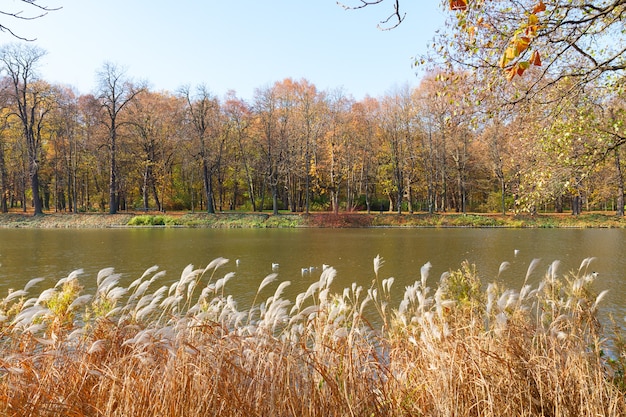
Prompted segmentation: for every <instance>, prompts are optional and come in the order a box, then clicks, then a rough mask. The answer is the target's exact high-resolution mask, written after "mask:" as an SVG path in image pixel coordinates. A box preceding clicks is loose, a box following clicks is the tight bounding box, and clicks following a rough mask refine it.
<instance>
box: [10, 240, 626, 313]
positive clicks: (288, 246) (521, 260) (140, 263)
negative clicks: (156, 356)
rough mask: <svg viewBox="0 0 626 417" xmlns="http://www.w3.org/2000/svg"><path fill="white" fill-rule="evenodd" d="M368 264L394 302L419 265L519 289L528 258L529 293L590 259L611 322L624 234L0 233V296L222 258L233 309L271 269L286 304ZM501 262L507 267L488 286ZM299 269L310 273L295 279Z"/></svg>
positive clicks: (348, 280)
mask: <svg viewBox="0 0 626 417" xmlns="http://www.w3.org/2000/svg"><path fill="white" fill-rule="evenodd" d="M516 250H517V251H518V253H517V255H515V251H516ZM376 255H380V256H381V257H382V258H383V259H384V261H385V262H384V265H383V267H382V269H381V270H380V277H381V278H387V277H391V276H393V277H394V278H395V283H394V287H393V290H392V293H394V296H395V295H397V297H398V298H400V297H401V296H402V293H403V291H404V287H405V286H407V285H410V284H412V283H413V282H414V281H415V280H418V279H419V277H420V268H421V266H422V265H424V264H425V263H426V262H430V263H431V264H432V269H431V273H430V277H429V282H430V283H431V284H432V285H434V284H435V283H436V282H437V281H438V279H439V276H440V275H441V274H442V273H443V272H445V271H448V270H450V269H458V268H459V267H460V265H461V262H462V261H463V260H468V261H469V262H471V263H474V264H475V265H476V267H477V270H478V272H479V275H480V277H481V279H482V281H483V282H490V281H493V280H495V279H499V280H500V281H503V282H504V283H505V284H506V285H508V286H510V287H513V288H519V287H520V286H521V285H522V282H523V281H524V277H525V275H526V271H527V269H528V266H529V264H530V263H531V261H532V260H533V259H535V258H540V259H541V262H540V263H539V266H538V267H537V269H536V270H535V272H534V273H533V274H532V275H531V279H530V283H531V284H532V283H536V282H537V281H539V279H540V278H541V277H542V276H543V274H544V273H545V271H546V270H547V268H548V266H549V265H550V264H551V263H552V262H553V261H555V260H559V261H560V262H561V264H560V265H561V266H560V269H559V271H560V272H561V273H562V274H563V273H567V272H568V271H572V270H577V269H578V267H579V266H580V263H581V261H582V260H583V259H584V258H587V257H595V258H596V259H595V260H594V261H593V262H592V263H591V266H590V269H591V270H593V271H596V272H598V278H597V281H596V290H597V291H601V290H603V289H609V290H610V293H609V295H608V297H607V298H606V299H605V300H606V301H605V302H604V303H605V309H606V310H609V311H611V312H613V313H615V314H616V315H617V316H618V317H620V318H622V317H623V316H624V314H626V288H625V285H624V284H626V273H625V271H626V231H625V230H613V229H398V228H380V229H237V230H213V229H173V228H146V229H143V228H140V229H89V230H82V229H71V230H65V229H63V230H58V229H54V230H49V229H2V230H0V265H1V266H0V294H6V291H7V290H8V289H9V288H15V289H19V288H22V287H23V286H24V285H25V284H26V282H28V281H29V280H30V279H32V278H36V277H43V278H45V281H44V282H42V283H40V284H38V286H37V287H36V288H35V289H33V290H32V291H33V292H37V291H41V290H43V289H45V288H49V287H50V286H52V285H54V283H55V282H56V281H57V280H58V279H60V278H62V277H65V276H67V275H68V274H69V273H70V272H71V271H73V270H76V269H83V270H84V273H83V274H82V275H81V276H80V277H81V278H80V280H81V282H82V284H83V286H84V287H85V288H86V290H87V292H89V290H92V289H93V288H94V287H95V280H96V274H97V272H98V271H99V270H100V269H102V268H106V267H114V268H115V270H116V271H117V272H119V273H121V274H122V276H123V283H130V282H131V281H132V280H134V279H135V278H137V277H139V276H140V275H141V274H142V273H143V271H144V270H146V269H147V268H148V267H150V266H152V265H158V266H159V268H160V269H161V270H165V271H167V274H166V276H165V277H164V278H163V279H162V281H161V282H160V283H159V286H160V285H166V284H168V283H171V282H173V281H174V280H176V279H177V278H178V277H179V276H180V273H181V272H182V270H183V269H184V268H185V266H187V265H188V264H193V265H195V266H196V267H199V268H200V267H202V268H203V267H205V266H206V265H207V264H208V263H209V262H210V261H211V260H213V259H215V258H217V257H224V258H228V259H230V262H229V263H228V264H227V265H225V266H223V267H222V268H220V269H219V270H218V277H221V276H223V275H224V274H225V273H227V272H235V274H236V275H235V278H233V279H232V280H231V281H229V283H228V284H227V286H226V292H227V293H230V294H232V295H233V296H235V298H236V299H237V300H238V301H239V302H240V308H242V309H243V308H245V307H246V306H247V305H246V304H245V302H246V301H248V302H249V300H250V298H251V297H252V296H253V295H254V293H255V292H256V289H257V288H258V285H259V283H260V282H261V280H262V279H263V278H264V277H265V276H267V275H268V274H270V273H272V263H278V264H279V267H278V269H277V272H278V274H279V277H278V278H279V280H281V281H285V280H288V281H290V282H291V285H290V287H289V292H288V293H287V294H286V295H287V296H288V297H289V298H291V299H292V300H293V297H294V296H295V294H297V293H299V292H301V291H303V290H305V289H306V288H307V287H308V286H309V285H310V284H311V283H312V282H313V281H314V280H316V279H317V278H318V277H319V274H320V273H321V269H322V264H328V265H331V266H333V267H335V269H337V278H336V279H335V282H334V286H333V288H334V289H335V290H336V292H341V291H342V290H343V288H344V287H347V286H350V285H351V284H352V283H353V282H356V283H358V284H360V285H363V286H364V287H368V286H369V285H370V283H371V281H372V279H373V277H374V270H373V259H374V257H375V256H376ZM236 259H238V260H239V262H238V263H237V262H235V260H236ZM503 261H507V262H509V263H510V264H511V265H510V267H509V268H508V269H507V270H506V271H504V272H503V273H502V274H501V276H500V277H499V278H498V269H499V267H500V264H501V263H502V262H503ZM308 267H314V269H313V270H312V272H310V273H309V272H306V273H303V272H302V268H308ZM155 288H157V287H156V286H155ZM272 291H273V288H272Z"/></svg>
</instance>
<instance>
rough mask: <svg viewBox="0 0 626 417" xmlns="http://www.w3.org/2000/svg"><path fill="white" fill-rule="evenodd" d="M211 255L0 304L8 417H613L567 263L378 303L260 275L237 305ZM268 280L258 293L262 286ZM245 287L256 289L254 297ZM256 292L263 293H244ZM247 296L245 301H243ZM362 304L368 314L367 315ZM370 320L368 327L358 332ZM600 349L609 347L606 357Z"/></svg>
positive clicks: (386, 289) (370, 293)
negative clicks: (564, 270) (517, 285)
mask: <svg viewBox="0 0 626 417" xmlns="http://www.w3.org/2000/svg"><path fill="white" fill-rule="evenodd" d="M226 262H227V261H226V260H225V259H222V258H218V259H216V260H214V261H213V262H211V263H210V264H209V265H208V266H207V267H206V268H204V269H194V268H193V267H191V266H190V267H188V268H186V269H185V270H184V271H183V273H182V274H181V278H180V280H178V281H176V282H174V283H172V284H169V285H162V284H161V285H159V281H160V279H161V277H162V273H161V272H159V271H157V270H156V268H150V269H148V270H147V271H146V273H145V274H144V276H142V277H141V278H139V279H138V280H136V281H135V282H133V283H132V284H131V285H130V286H128V287H121V286H119V276H118V275H116V274H115V273H114V271H113V270H112V269H105V270H103V271H101V272H100V274H99V275H98V279H97V282H98V288H97V290H96V292H95V294H91V295H87V294H82V289H81V287H80V285H79V284H78V276H79V275H80V271H76V272H75V273H72V274H70V276H68V277H67V278H64V279H63V280H61V281H60V282H59V283H58V284H57V286H56V287H55V288H52V289H48V290H45V291H42V292H41V293H40V294H39V295H38V296H35V297H32V298H29V295H28V294H29V291H30V289H31V288H30V287H31V286H32V285H33V284H35V283H29V285H27V288H25V289H24V290H19V291H13V292H10V293H9V294H8V295H7V297H5V298H4V299H3V300H2V301H1V302H0V316H1V317H0V319H1V328H0V349H1V353H0V358H1V359H0V414H2V415H15V416H22V415H23V416H26V415H28V416H61V415H63V416H199V415H220V416H270V415H271V416H370V415H375V416H422V415H423V416H503V415H507V416H580V415H589V416H591V415H593V416H595V415H602V416H618V415H624V413H626V404H625V397H624V394H625V391H624V386H625V384H624V380H623V369H624V363H626V360H625V356H624V351H623V350H622V347H623V345H622V344H620V343H619V340H621V339H620V337H621V335H620V334H617V338H615V342H611V341H610V340H609V337H608V334H607V332H606V331H605V330H604V329H603V327H602V326H601V324H600V323H599V322H598V320H597V318H596V314H597V308H598V302H599V301H600V300H599V298H601V296H600V297H598V298H597V297H596V296H595V294H592V292H591V291H590V285H591V282H592V280H593V275H592V274H589V273H587V266H588V263H589V260H585V261H584V262H583V264H582V265H581V268H580V269H579V270H578V271H576V272H575V273H570V274H567V275H565V276H562V277H561V276H557V274H556V264H553V266H552V267H551V268H550V270H549V271H548V272H547V273H546V275H545V278H544V279H543V281H542V282H541V284H540V285H539V286H538V287H537V288H530V287H529V286H526V285H525V286H524V287H523V288H522V289H520V290H519V291H517V290H511V289H504V288H501V287H500V286H499V285H498V284H495V283H492V284H489V285H488V286H486V287H484V286H483V285H482V284H481V283H480V280H479V278H478V276H477V274H476V271H475V270H474V268H473V267H472V266H471V265H468V264H466V263H464V264H463V265H462V266H461V268H460V269H459V270H456V271H451V272H450V273H448V274H445V275H444V276H443V277H441V280H440V282H439V283H438V284H437V285H436V287H433V288H429V286H428V282H427V281H428V271H429V265H428V264H427V265H425V266H424V267H423V268H422V279H421V280H420V281H418V282H416V283H415V284H414V285H412V286H410V287H408V288H406V289H405V292H404V298H403V300H402V302H401V303H400V304H399V305H398V306H397V307H392V306H390V304H389V302H390V299H391V296H390V294H391V291H392V286H393V279H386V280H379V277H378V275H379V273H380V271H381V268H382V267H383V262H382V259H380V258H379V257H377V258H376V260H375V262H374V275H373V282H372V286H371V287H370V288H362V287H360V286H357V285H356V284H353V285H352V286H351V287H349V288H346V289H344V290H343V291H342V292H340V293H335V292H332V291H331V284H332V281H333V279H334V277H335V273H336V272H335V270H334V269H333V268H328V269H326V270H325V271H324V272H323V273H322V275H321V277H320V280H319V281H317V282H315V283H313V284H312V285H311V286H310V287H309V289H308V290H307V291H306V292H304V293H302V294H300V295H298V296H297V297H296V299H295V300H293V301H290V300H286V299H285V298H284V297H283V296H282V292H283V290H284V288H285V287H286V286H287V285H288V284H289V283H288V282H278V283H276V281H275V279H276V276H275V275H270V276H268V277H266V279H264V280H263V281H262V283H261V285H260V289H259V292H258V294H257V296H256V298H255V301H253V303H252V305H251V306H250V307H248V308H247V309H243V310H240V309H239V308H238V306H237V305H236V303H235V302H234V301H233V298H232V297H231V296H229V295H228V294H227V292H226V291H225V287H226V285H227V281H228V280H229V279H231V278H233V276H232V274H226V275H224V276H222V277H219V278H218V276H219V275H218V270H219V268H220V267H221V266H223V265H224V264H225V263H226ZM272 288H273V289H274V292H273V293H272V294H271V295H270V296H267V294H266V291H268V290H271V289H272ZM261 289H263V291H261ZM261 294H266V295H264V296H262V295H261ZM257 300H258V301H257ZM372 312H374V314H376V316H375V317H372V316H371V314H372ZM371 323H381V324H380V325H373V324H371ZM609 351H610V354H609V353H607V352H609Z"/></svg>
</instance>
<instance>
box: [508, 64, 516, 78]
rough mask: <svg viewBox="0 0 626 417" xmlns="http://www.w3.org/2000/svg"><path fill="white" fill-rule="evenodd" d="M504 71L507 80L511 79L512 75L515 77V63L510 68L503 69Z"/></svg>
mask: <svg viewBox="0 0 626 417" xmlns="http://www.w3.org/2000/svg"><path fill="white" fill-rule="evenodd" d="M505 71H506V73H507V74H506V79H507V80H508V81H511V80H512V79H513V77H515V74H517V65H513V66H512V67H511V68H509V69H507V70H505Z"/></svg>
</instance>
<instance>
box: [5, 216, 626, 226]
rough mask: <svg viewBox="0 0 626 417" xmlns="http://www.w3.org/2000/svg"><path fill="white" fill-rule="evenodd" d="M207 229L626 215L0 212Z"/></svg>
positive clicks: (69, 221)
mask: <svg viewBox="0 0 626 417" xmlns="http://www.w3.org/2000/svg"><path fill="white" fill-rule="evenodd" d="M155 226H156V227H206V228H279V227H282V228H293V227H331V228H354V227H435V228H446V227H509V228H564V227H567V228H624V227H626V219H625V218H619V217H616V216H614V215H613V214H605V213H590V214H583V215H580V216H571V215H568V214H539V215H535V216H514V215H508V216H502V215H494V214H424V213H419V214H402V215H398V214H391V213H377V214H366V213H340V214H338V215H335V214H332V213H312V214H308V215H306V214H293V213H281V214H279V215H277V216H274V215H271V214H268V213H237V212H232V213H219V214H206V213H182V212H177V213H167V214H161V213H149V214H136V213H122V214H115V215H109V214H95V213H91V214H61V213H48V214H44V215H43V216H32V215H29V214H24V213H7V214H0V227H5V228H98V227H155Z"/></svg>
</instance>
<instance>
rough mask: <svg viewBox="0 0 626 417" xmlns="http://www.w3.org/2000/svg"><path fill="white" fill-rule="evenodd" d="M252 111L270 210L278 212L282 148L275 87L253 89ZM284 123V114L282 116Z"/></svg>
mask: <svg viewBox="0 0 626 417" xmlns="http://www.w3.org/2000/svg"><path fill="white" fill-rule="evenodd" d="M253 107H254V113H255V116H256V117H255V118H256V120H255V124H256V134H257V143H258V146H259V149H260V150H261V153H262V155H263V158H264V161H265V162H264V167H263V172H264V175H265V181H264V182H267V184H268V185H269V188H270V190H271V193H272V212H273V214H275V215H276V214H278V184H279V166H280V165H281V164H282V162H283V156H284V149H283V147H282V146H281V143H280V125H281V120H280V118H281V116H280V108H279V98H278V95H277V92H276V89H275V88H273V87H265V88H262V89H257V90H255V93H254V104H253ZM283 124H284V116H283ZM264 193H265V186H263V187H262V194H261V204H260V206H259V209H261V210H262V209H263V205H264Z"/></svg>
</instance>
